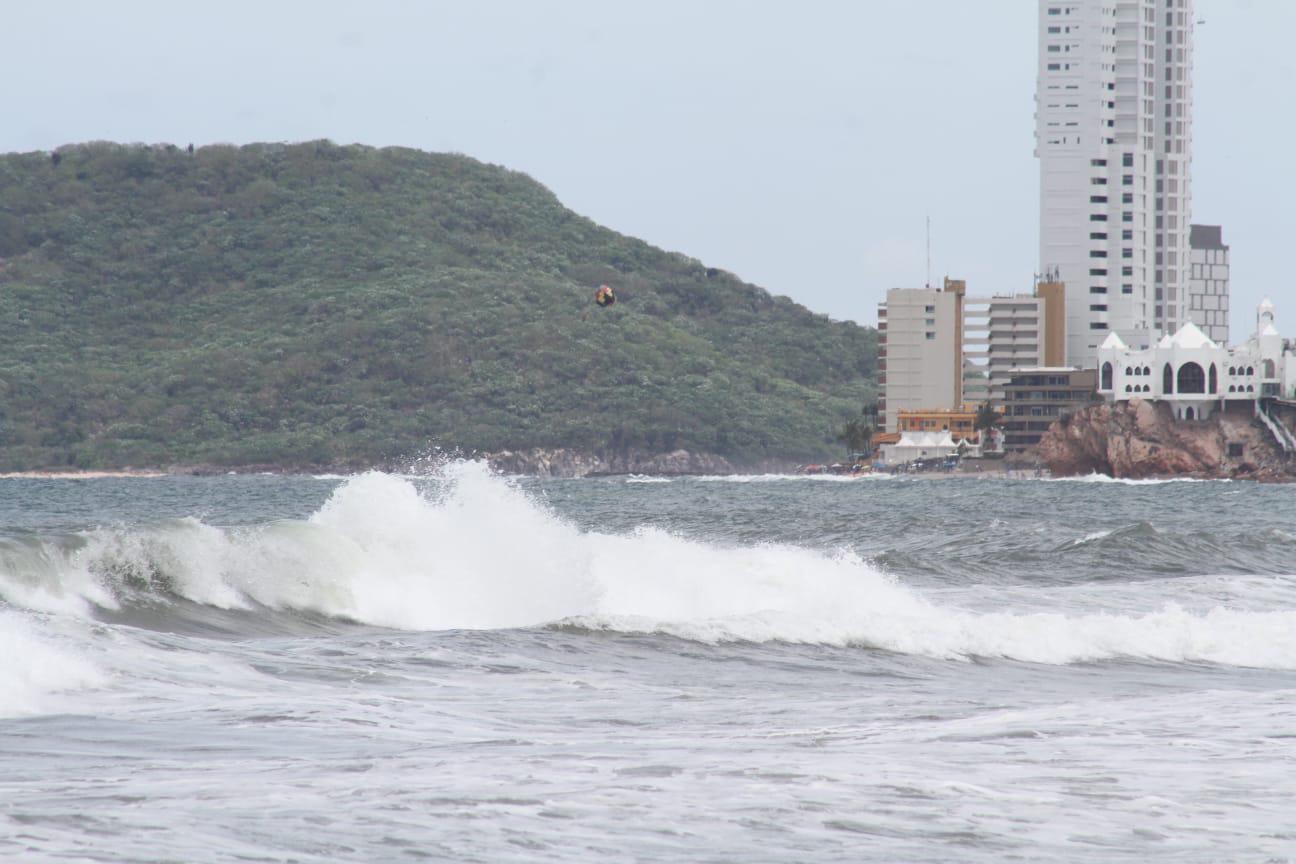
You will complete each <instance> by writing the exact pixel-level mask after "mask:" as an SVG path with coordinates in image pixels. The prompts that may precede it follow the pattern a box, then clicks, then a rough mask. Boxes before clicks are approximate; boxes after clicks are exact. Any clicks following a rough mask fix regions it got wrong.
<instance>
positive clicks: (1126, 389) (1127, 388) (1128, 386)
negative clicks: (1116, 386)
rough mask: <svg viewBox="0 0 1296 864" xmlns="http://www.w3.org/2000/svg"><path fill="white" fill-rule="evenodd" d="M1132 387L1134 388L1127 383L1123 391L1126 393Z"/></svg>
mask: <svg viewBox="0 0 1296 864" xmlns="http://www.w3.org/2000/svg"><path fill="white" fill-rule="evenodd" d="M1132 389H1134V388H1132V387H1130V385H1128V384H1126V385H1125V392H1126V393H1128V392H1130V390H1132Z"/></svg>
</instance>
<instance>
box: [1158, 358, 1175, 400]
mask: <svg viewBox="0 0 1296 864" xmlns="http://www.w3.org/2000/svg"><path fill="white" fill-rule="evenodd" d="M1173 392H1174V370H1173V369H1171V368H1170V364H1169V363H1167V364H1165V368H1163V369H1162V370H1161V394H1162V395H1163V396H1169V395H1170V394H1171V393H1173Z"/></svg>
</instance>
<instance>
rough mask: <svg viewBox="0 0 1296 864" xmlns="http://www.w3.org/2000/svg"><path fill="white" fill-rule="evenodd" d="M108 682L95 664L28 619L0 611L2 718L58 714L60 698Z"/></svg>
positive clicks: (0, 698)
mask: <svg viewBox="0 0 1296 864" xmlns="http://www.w3.org/2000/svg"><path fill="white" fill-rule="evenodd" d="M105 679H106V676H105V674H104V673H103V672H102V671H101V670H100V669H99V668H98V667H97V666H96V665H95V664H94V663H93V662H92V661H90V660H89V659H87V658H86V657H84V656H82V655H81V654H80V653H78V652H77V651H76V650H75V649H72V648H69V647H65V646H60V645H58V644H56V643H55V642H53V641H52V640H51V639H50V636H49V634H47V633H42V632H41V631H40V629H38V628H37V627H36V626H35V625H34V624H33V623H32V622H31V621H30V620H29V619H28V618H27V617H26V616H25V615H23V614H21V613H19V612H15V611H12V610H5V609H0V717H21V716H24V715H28V714H38V713H46V712H49V711H51V710H55V709H57V708H58V707H59V704H60V700H59V697H60V695H61V694H63V693H65V692H67V691H71V690H79V689H82V688H85V687H93V686H97V685H99V684H102V683H103V682H104V681H105Z"/></svg>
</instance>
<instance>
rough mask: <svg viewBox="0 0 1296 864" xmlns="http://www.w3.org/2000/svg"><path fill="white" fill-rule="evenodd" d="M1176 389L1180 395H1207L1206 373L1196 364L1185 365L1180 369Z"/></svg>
mask: <svg viewBox="0 0 1296 864" xmlns="http://www.w3.org/2000/svg"><path fill="white" fill-rule="evenodd" d="M1176 385H1177V386H1176V387H1175V389H1176V390H1177V391H1178V392H1180V393H1205V392H1206V373H1205V372H1203V371H1202V368H1201V366H1199V365H1197V364H1196V363H1191V362H1189V363H1185V364H1183V365H1182V366H1180V367H1179V377H1178V381H1177V382H1176Z"/></svg>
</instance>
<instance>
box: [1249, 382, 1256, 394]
mask: <svg viewBox="0 0 1296 864" xmlns="http://www.w3.org/2000/svg"><path fill="white" fill-rule="evenodd" d="M1247 392H1248V393H1254V392H1255V385H1254V384H1248V385H1247Z"/></svg>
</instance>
